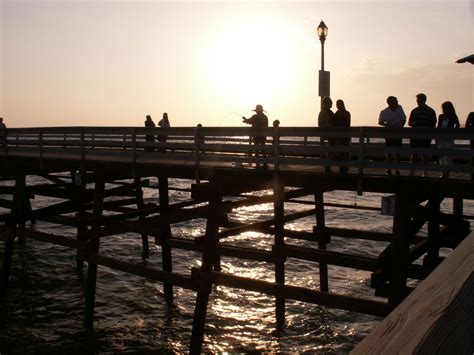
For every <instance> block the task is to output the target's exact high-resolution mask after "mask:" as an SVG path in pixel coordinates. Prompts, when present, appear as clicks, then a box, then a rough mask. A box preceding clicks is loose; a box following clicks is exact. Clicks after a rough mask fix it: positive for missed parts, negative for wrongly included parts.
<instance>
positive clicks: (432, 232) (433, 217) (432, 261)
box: [423, 197, 441, 269]
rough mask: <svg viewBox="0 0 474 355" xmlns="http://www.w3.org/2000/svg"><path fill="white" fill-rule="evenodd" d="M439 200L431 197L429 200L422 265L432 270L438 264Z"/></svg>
mask: <svg viewBox="0 0 474 355" xmlns="http://www.w3.org/2000/svg"><path fill="white" fill-rule="evenodd" d="M440 204H441V199H440V198H437V197H432V198H430V199H429V219H428V242H429V247H428V252H427V255H426V257H425V259H424V260H423V264H424V265H426V266H428V267H430V269H434V268H435V267H436V266H437V265H438V264H439V248H440V227H439V215H440Z"/></svg>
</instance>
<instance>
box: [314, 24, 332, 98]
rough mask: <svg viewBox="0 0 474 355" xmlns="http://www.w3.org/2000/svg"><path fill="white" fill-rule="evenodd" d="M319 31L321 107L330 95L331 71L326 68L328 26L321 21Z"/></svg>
mask: <svg viewBox="0 0 474 355" xmlns="http://www.w3.org/2000/svg"><path fill="white" fill-rule="evenodd" d="M316 30H317V33H318V37H319V40H320V41H321V70H320V71H319V96H320V97H321V107H322V100H323V97H325V96H330V95H329V72H327V71H325V70H324V42H326V37H327V35H328V26H326V24H325V23H324V21H321V23H320V24H319V26H318V28H317V29H316Z"/></svg>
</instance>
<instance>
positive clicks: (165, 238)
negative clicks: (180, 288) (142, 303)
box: [158, 176, 173, 303]
mask: <svg viewBox="0 0 474 355" xmlns="http://www.w3.org/2000/svg"><path fill="white" fill-rule="evenodd" d="M158 192H159V197H158V199H159V203H160V216H162V215H166V214H167V213H169V209H170V201H169V187H168V178H167V177H166V176H161V177H159V178H158ZM160 230H161V235H160V239H161V254H162V255H161V256H162V267H163V271H168V272H172V271H173V260H172V255H171V246H170V243H169V242H170V238H171V228H170V225H169V223H165V224H164V225H162V226H161V228H160ZM163 292H164V294H165V300H166V302H168V303H171V302H173V285H172V284H170V283H168V282H164V283H163Z"/></svg>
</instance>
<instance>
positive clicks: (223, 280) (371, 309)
mask: <svg viewBox="0 0 474 355" xmlns="http://www.w3.org/2000/svg"><path fill="white" fill-rule="evenodd" d="M212 281H213V282H214V283H216V284H217V285H223V286H227V287H234V288H239V289H244V290H247V291H255V292H261V293H265V294H267V295H272V296H282V297H285V298H286V299H293V300H297V301H303V302H308V303H313V304H319V305H322V306H328V307H333V308H339V309H344V310H348V311H353V312H361V313H365V314H372V315H376V316H386V315H387V314H388V313H389V312H390V311H391V309H392V307H391V306H390V305H389V304H388V303H385V302H379V301H372V300H364V299H361V298H356V297H352V296H345V295H339V294H335V293H329V292H321V291H316V290H310V289H307V288H303V287H297V286H290V285H282V284H277V283H272V282H267V281H261V280H253V279H249V278H245V277H240V276H235V275H229V274H224V273H218V272H213V273H212Z"/></svg>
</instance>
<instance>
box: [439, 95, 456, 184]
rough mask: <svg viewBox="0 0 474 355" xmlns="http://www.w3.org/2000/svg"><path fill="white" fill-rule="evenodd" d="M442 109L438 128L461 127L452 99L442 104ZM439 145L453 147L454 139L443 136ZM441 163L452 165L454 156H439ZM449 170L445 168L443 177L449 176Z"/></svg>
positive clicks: (441, 147) (442, 147) (444, 147)
mask: <svg viewBox="0 0 474 355" xmlns="http://www.w3.org/2000/svg"><path fill="white" fill-rule="evenodd" d="M441 110H442V111H443V113H442V114H440V115H439V117H438V128H459V127H460V124H459V119H458V116H457V115H456V110H455V109H454V105H453V103H452V102H451V101H446V102H443V104H442V105H441ZM437 145H438V148H439V149H452V148H453V147H454V141H453V139H452V138H443V139H438V141H437ZM439 164H440V165H451V164H452V158H451V157H450V156H449V155H447V154H442V155H441V156H440V157H439ZM448 174H449V172H448V171H447V169H445V170H444V172H443V174H442V177H443V178H447V177H448Z"/></svg>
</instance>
